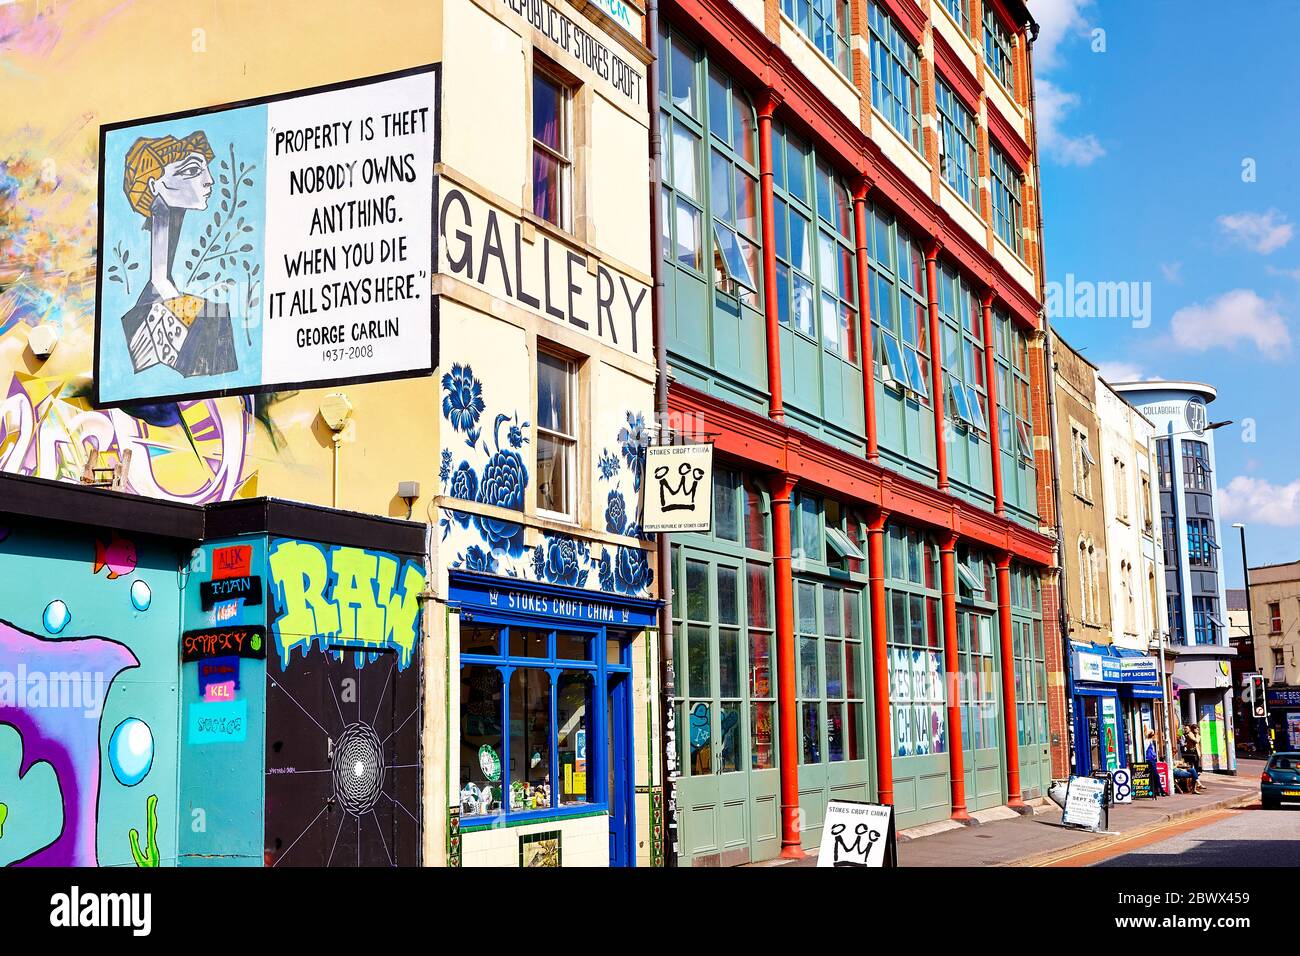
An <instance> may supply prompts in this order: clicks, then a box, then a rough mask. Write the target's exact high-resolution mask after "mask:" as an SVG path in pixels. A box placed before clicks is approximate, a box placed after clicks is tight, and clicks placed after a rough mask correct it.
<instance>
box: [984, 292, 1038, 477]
mask: <svg viewBox="0 0 1300 956" xmlns="http://www.w3.org/2000/svg"><path fill="white" fill-rule="evenodd" d="M993 338H994V340H995V341H996V343H997V349H996V351H995V352H994V355H995V357H996V359H997V366H996V367H997V376H998V380H997V386H998V393H997V394H998V428H999V436H1000V439H1001V448H1002V451H1003V452H1004V453H1007V454H1011V453H1014V454H1016V455H1018V456H1019V457H1020V458H1021V459H1022V460H1023V461H1025V462H1030V463H1032V462H1033V460H1034V425H1033V421H1034V408H1033V402H1032V400H1031V393H1030V391H1029V339H1028V337H1027V336H1026V335H1025V333H1024V330H1022V329H1021V328H1019V327H1018V326H1017V325H1016V324H1015V323H1014V322H1012V321H1011V316H1010V315H1008V314H1007V313H1006V312H1003V311H1002V310H1000V309H998V308H996V307H994V309H993Z"/></svg>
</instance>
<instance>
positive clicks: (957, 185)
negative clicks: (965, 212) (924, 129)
mask: <svg viewBox="0 0 1300 956" xmlns="http://www.w3.org/2000/svg"><path fill="white" fill-rule="evenodd" d="M934 94H935V102H936V105H937V106H938V107H939V126H940V132H941V134H942V139H941V142H942V144H943V152H942V154H941V155H940V157H939V172H940V175H942V176H943V178H944V181H945V182H947V183H948V185H949V186H951V187H952V189H953V192H955V193H956V194H957V195H958V196H960V197H961V198H962V200H963V201H964V202H965V203H966V205H968V206H970V207H971V208H972V209H974V210H975V212H976V214H977V215H979V214H980V210H979V204H980V203H979V196H980V191H979V180H980V167H979V150H978V148H977V145H976V144H977V143H978V142H979V132H978V129H977V126H976V123H975V114H974V113H972V112H971V111H970V110H969V109H968V108H967V107H966V104H965V103H964V102H962V100H961V98H960V97H959V96H958V95H957V94H956V92H954V91H953V88H952V87H951V86H949V85H948V84H947V83H945V82H944V81H943V79H942V78H939V77H936V79H935V89H934Z"/></svg>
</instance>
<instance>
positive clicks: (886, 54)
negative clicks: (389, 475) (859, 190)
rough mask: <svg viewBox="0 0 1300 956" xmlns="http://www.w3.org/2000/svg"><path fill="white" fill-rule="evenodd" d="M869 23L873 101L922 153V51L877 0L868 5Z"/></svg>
mask: <svg viewBox="0 0 1300 956" xmlns="http://www.w3.org/2000/svg"><path fill="white" fill-rule="evenodd" d="M867 26H868V32H869V33H870V35H871V36H870V40H871V105H872V106H874V107H875V108H876V109H877V110H879V111H880V114H881V115H882V116H884V117H885V119H886V120H887V121H888V122H889V125H890V126H892V127H894V129H896V130H898V132H899V133H900V134H901V135H902V137H903V139H905V140H907V142H909V143H911V144H912V148H913V149H915V150H916V151H917V152H918V153H919V152H920V151H921V67H920V55H919V54H918V53H917V49H916V47H915V46H913V45H912V41H911V39H910V38H909V37H908V36H907V35H906V34H905V33H903V31H901V30H900V29H898V26H897V24H895V23H894V20H893V18H892V17H891V16H890V15H889V14H888V13H885V12H884V11H883V10H882V9H881V8H880V5H879V4H877V3H869V4H868V5H867Z"/></svg>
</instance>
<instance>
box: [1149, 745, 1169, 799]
mask: <svg viewBox="0 0 1300 956" xmlns="http://www.w3.org/2000/svg"><path fill="white" fill-rule="evenodd" d="M1146 758H1147V767H1148V768H1150V771H1151V779H1152V780H1153V781H1154V782H1155V790H1156V796H1157V797H1167V796H1169V794H1167V793H1165V781H1164V778H1163V777H1162V776H1160V768H1159V767H1157V766H1156V764H1157V763H1158V762H1159V760H1160V756H1159V754H1158V753H1157V752H1156V732H1155V731H1154V730H1148V731H1147V750H1146Z"/></svg>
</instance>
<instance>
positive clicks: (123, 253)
mask: <svg viewBox="0 0 1300 956" xmlns="http://www.w3.org/2000/svg"><path fill="white" fill-rule="evenodd" d="M113 260H114V261H113V264H112V265H110V266H109V267H108V272H107V274H108V281H109V282H120V283H122V285H123V286H124V287H125V289H126V294H127V295H130V294H131V273H132V272H134V271H135V270H136V269H139V268H140V263H138V262H132V261H131V250H130V249H125V248H123V247H122V243H121V242H120V241H119V242H118V243H117V244H116V245H114V246H113Z"/></svg>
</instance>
